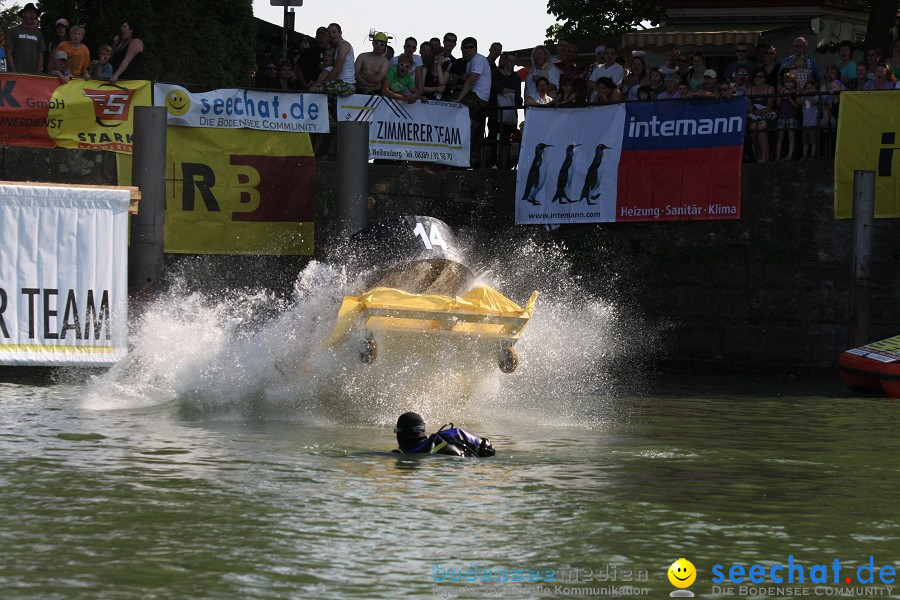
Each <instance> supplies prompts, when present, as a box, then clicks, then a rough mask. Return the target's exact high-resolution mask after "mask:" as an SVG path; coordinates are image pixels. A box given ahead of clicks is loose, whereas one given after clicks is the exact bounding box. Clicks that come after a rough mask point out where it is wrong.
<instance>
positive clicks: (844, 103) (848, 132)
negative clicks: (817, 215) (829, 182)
mask: <svg viewBox="0 0 900 600" xmlns="http://www.w3.org/2000/svg"><path fill="white" fill-rule="evenodd" d="M854 171H875V216H876V217H879V218H890V217H900V90H887V91H872V92H843V93H842V94H841V112H840V116H839V117H838V131H837V145H836V147H835V156H834V217H835V218H836V219H850V218H852V217H853V173H854Z"/></svg>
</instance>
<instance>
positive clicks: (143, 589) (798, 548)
mask: <svg viewBox="0 0 900 600" xmlns="http://www.w3.org/2000/svg"><path fill="white" fill-rule="evenodd" d="M85 389H86V388H85V386H83V385H80V384H65V383H56V384H47V383H36V382H22V381H18V382H9V383H2V384H0V489H2V493H0V557H2V560H0V589H2V597H3V598H42V599H43V598H398V597H403V598H430V597H460V598H482V597H521V598H528V597H554V596H556V597H566V595H567V594H568V595H569V596H571V595H574V594H576V593H578V592H577V590H576V588H592V589H593V592H594V593H593V594H591V595H589V596H587V597H629V596H628V591H627V588H623V586H628V585H633V586H635V587H636V588H637V589H636V590H632V591H638V592H644V596H645V597H654V598H663V597H668V594H669V592H671V591H673V590H674V589H675V588H674V587H673V586H672V585H670V583H669V581H668V579H667V577H666V571H667V569H668V567H669V565H670V564H671V563H672V562H673V561H675V560H676V559H677V558H679V557H686V558H687V559H688V560H690V561H692V562H693V564H694V565H695V566H696V568H697V571H698V577H697V581H696V582H695V583H694V584H693V585H692V586H691V588H690V589H691V590H692V591H693V592H694V593H695V594H696V596H697V597H716V596H720V597H726V596H722V595H721V593H720V594H713V587H712V586H713V584H712V581H711V578H712V573H711V569H712V567H713V565H716V564H722V565H726V571H727V567H728V566H730V565H731V564H732V563H741V564H743V565H744V566H745V567H749V566H750V565H752V564H757V563H758V564H762V565H765V566H767V568H768V566H771V565H772V564H775V563H782V564H785V563H787V560H788V555H793V556H794V560H795V562H799V563H802V564H804V565H806V566H807V569H808V568H809V567H811V566H812V565H814V564H827V565H831V564H832V563H833V562H834V559H839V560H840V564H841V565H842V566H843V568H844V570H842V571H841V575H842V576H843V575H844V574H853V573H855V569H856V568H857V567H858V566H859V565H861V564H864V563H867V562H868V560H869V556H870V555H871V556H874V563H875V565H876V566H881V565H885V564H889V565H893V566H894V567H895V568H898V567H900V511H898V496H900V477H898V474H900V473H898V471H900V441H898V440H900V438H898V433H900V427H898V424H897V423H898V417H900V408H898V407H900V404H898V401H897V400H888V399H871V398H853V397H850V396H847V395H846V394H844V392H843V390H842V388H841V386H840V384H839V382H838V381H836V380H829V381H812V380H797V379H777V378H763V379H760V378H744V379H732V380H728V379H717V380H715V381H711V380H709V379H703V378H696V379H687V378H677V379H674V380H669V379H667V378H665V377H660V378H659V379H658V381H657V382H656V384H654V385H653V386H652V389H651V390H649V391H648V392H647V393H644V394H640V395H629V396H620V397H601V396H591V397H588V398H586V399H581V400H580V401H582V402H587V403H588V404H590V405H593V406H594V407H595V416H596V418H593V419H590V420H586V421H587V422H585V423H579V422H571V421H570V422H561V421H559V420H557V419H553V418H542V417H535V416H534V415H533V414H529V413H530V411H529V410H528V409H527V406H529V404H531V405H533V406H535V407H540V405H542V404H546V403H548V402H551V401H553V402H556V401H558V399H557V400H551V399H549V398H545V397H534V398H530V399H528V401H526V402H524V403H522V404H521V405H520V406H522V407H526V408H522V409H521V410H519V411H515V412H511V413H507V414H504V413H503V411H497V410H493V411H489V410H487V406H488V405H489V404H490V400H489V399H486V400H484V402H485V406H484V408H485V410H484V411H483V412H484V414H485V415H486V416H485V417H483V418H478V415H479V414H480V412H481V408H482V407H481V406H479V404H478V402H477V401H475V403H474V405H472V406H467V408H466V410H465V411H464V413H463V414H464V415H465V419H464V420H463V421H462V422H459V421H457V423H458V424H462V425H464V426H467V427H468V428H470V429H472V430H475V431H476V432H478V433H482V434H484V435H486V436H488V437H490V438H491V439H492V440H493V442H494V445H495V446H496V447H497V449H498V455H497V457H495V458H493V459H485V460H461V459H451V458H447V457H430V458H429V457H424V458H423V457H409V456H400V455H395V454H390V453H389V450H391V449H392V447H393V434H392V433H391V428H390V424H389V423H385V422H368V423H367V422H365V419H363V420H359V419H356V420H355V421H356V422H347V423H342V422H340V421H339V420H335V419H329V420H327V421H326V420H321V419H311V418H309V416H308V415H307V414H305V413H303V411H300V410H297V411H295V412H292V411H291V410H290V409H287V410H285V409H283V408H282V409H281V410H278V411H269V412H267V411H262V412H260V411H256V412H255V413H254V414H252V415H251V414H248V413H245V414H243V415H241V414H240V412H239V413H238V414H231V415H227V416H225V415H219V414H215V413H203V412H202V411H194V410H186V408H185V403H184V402H183V401H180V400H177V399H176V400H174V401H169V402H164V403H162V404H158V405H154V406H150V407H144V408H133V409H125V410H110V409H105V410H96V409H89V408H86V407H85V406H84V403H83V402H82V398H83V396H84V395H85V393H86V391H85ZM569 393H570V392H569ZM113 404H114V403H113ZM434 412H435V410H434V409H433V408H432V410H431V413H432V414H433V413H434ZM437 412H439V411H437ZM445 412H446V414H447V416H446V418H447V420H450V419H454V418H455V416H454V415H453V414H452V413H453V412H454V411H453V410H451V409H447V410H446V411H445ZM380 420H381V421H384V419H380ZM376 421H377V420H376ZM429 425H433V426H434V427H435V428H436V426H437V425H439V423H429ZM473 564H474V565H476V568H477V569H481V570H482V571H481V572H482V573H483V572H484V570H485V569H493V570H496V571H499V570H500V569H507V570H509V569H524V570H526V571H527V570H529V569H535V570H538V572H539V573H546V571H547V570H549V569H552V570H553V571H554V573H555V581H553V582H528V581H526V582H513V581H506V582H495V583H490V584H487V583H477V582H465V581H458V582H451V581H447V579H449V578H450V577H451V574H452V573H453V570H454V569H455V570H462V571H465V570H466V569H470V568H471V567H472V565H473ZM612 567H614V568H615V569H616V574H617V580H616V581H606V582H602V583H598V582H597V581H596V578H600V577H603V575H601V573H611V568H612ZM576 569H577V570H578V571H574V570H576ZM628 569H631V570H632V572H633V573H636V574H637V575H636V576H637V577H640V573H641V572H643V573H644V574H645V578H646V580H645V581H632V582H627V581H623V580H622V573H623V572H625V570H628ZM641 570H643V571H641ZM898 570H900V568H898ZM591 571H592V572H593V573H594V574H595V575H594V579H595V580H594V581H585V579H586V577H587V574H588V573H589V572H591ZM478 572H479V571H475V573H478ZM576 573H577V576H578V578H579V581H577V582H572V581H565V582H564V581H562V578H563V577H568V578H569V579H572V578H573V577H574V576H575V574H576ZM457 575H460V576H459V577H458V578H459V579H463V580H464V579H465V574H459V573H457ZM606 576H608V575H606ZM807 576H808V571H807ZM440 577H444V579H445V580H444V581H435V579H436V578H438V579H439V578H440ZM633 577H635V575H633ZM560 584H562V587H561V588H558V587H557V586H559V585H560ZM807 585H809V584H807ZM857 585H858V584H857ZM873 585H874V584H873ZM478 586H481V587H478ZM601 586H603V588H602V589H600V587H601ZM785 586H787V584H786V583H785V584H784V585H783V586H782V587H785ZM759 587H762V588H765V587H776V586H775V584H773V583H771V582H768V583H766V584H760V586H759ZM850 587H852V586H847V585H845V584H843V583H841V584H840V585H837V586H832V587H830V588H829V589H830V590H831V592H832V593H833V592H834V589H837V588H850ZM734 588H735V590H734V591H735V595H734V596H731V597H743V596H741V595H740V594H739V592H740V590H739V589H738V586H736V585H735V586H734ZM869 588H873V586H869ZM623 589H626V591H623ZM814 589H815V588H814V586H810V595H816V594H815V592H814V591H813V590H814ZM588 591H591V590H588ZM886 592H887V590H886V589H885V590H882V591H881V592H879V593H880V594H881V597H885V594H886ZM824 593H825V592H824V591H822V592H821V594H820V595H819V597H824V596H823V595H824ZM749 594H750V592H747V595H749ZM891 596H892V597H900V586H894V589H893V591H892V592H891ZM580 597H585V596H580ZM774 597H786V596H784V595H781V596H778V595H775V596H774ZM790 597H800V596H799V595H798V596H793V595H791V596H790Z"/></svg>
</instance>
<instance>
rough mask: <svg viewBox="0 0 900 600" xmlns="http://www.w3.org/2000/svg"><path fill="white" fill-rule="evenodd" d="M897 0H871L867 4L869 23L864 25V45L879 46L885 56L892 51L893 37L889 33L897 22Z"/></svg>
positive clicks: (898, 4) (898, 3) (899, 5)
mask: <svg viewBox="0 0 900 600" xmlns="http://www.w3.org/2000/svg"><path fill="white" fill-rule="evenodd" d="M898 10H900V1H898V0H872V2H871V3H870V6H869V24H868V27H866V47H867V48H879V49H880V50H881V55H882V56H883V57H884V58H887V57H888V56H890V55H891V52H892V51H893V48H892V44H893V40H894V37H893V36H892V35H891V33H892V30H893V29H895V26H894V24H895V23H896V22H897V11H898Z"/></svg>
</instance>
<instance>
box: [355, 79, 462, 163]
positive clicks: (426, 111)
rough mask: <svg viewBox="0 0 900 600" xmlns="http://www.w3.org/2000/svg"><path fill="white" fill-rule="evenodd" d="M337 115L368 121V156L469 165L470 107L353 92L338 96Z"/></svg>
mask: <svg viewBox="0 0 900 600" xmlns="http://www.w3.org/2000/svg"><path fill="white" fill-rule="evenodd" d="M337 118H338V121H368V122H369V123H370V125H369V158H370V159H374V158H387V159H391V160H409V161H415V162H433V163H439V164H443V165H452V166H455V167H468V166H469V140H470V138H471V132H470V130H469V109H467V108H466V107H465V106H463V105H462V104H456V103H455V102H441V101H434V100H430V101H429V102H428V103H427V104H425V103H422V102H414V103H413V104H407V103H406V102H399V101H397V100H393V99H391V98H386V97H384V96H369V95H366V94H355V95H353V96H348V97H346V98H339V99H338V108H337Z"/></svg>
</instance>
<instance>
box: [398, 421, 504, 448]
mask: <svg viewBox="0 0 900 600" xmlns="http://www.w3.org/2000/svg"><path fill="white" fill-rule="evenodd" d="M394 433H396V434H397V445H398V446H400V448H399V449H397V450H394V452H399V453H401V454H447V455H450V456H477V457H479V458H484V457H486V456H494V455H495V454H497V451H496V450H494V446H493V445H491V441H490V440H489V439H487V438H482V437H479V436H477V435H475V434H474V433H472V432H471V431H466V430H465V429H463V428H461V427H454V425H453V423H447V424H446V425H443V426H442V427H441V428H440V429H438V430H437V432H435V433H433V434H431V435H426V434H425V421H424V420H423V419H422V417H421V416H419V415H418V414H417V413H414V412H407V413H403V414H402V415H400V417H399V418H398V419H397V426H396V427H394Z"/></svg>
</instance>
